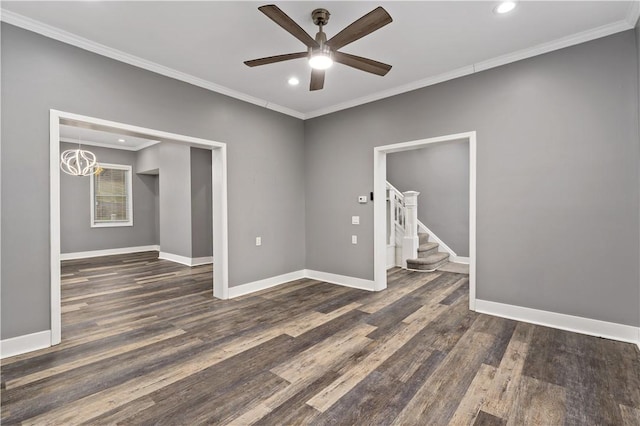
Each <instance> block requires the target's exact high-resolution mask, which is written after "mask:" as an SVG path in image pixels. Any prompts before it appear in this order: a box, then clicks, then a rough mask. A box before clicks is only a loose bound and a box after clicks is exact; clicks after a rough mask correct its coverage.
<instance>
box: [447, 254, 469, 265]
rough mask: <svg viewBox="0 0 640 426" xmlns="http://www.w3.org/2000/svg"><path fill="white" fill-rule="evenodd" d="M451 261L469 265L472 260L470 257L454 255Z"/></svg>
mask: <svg viewBox="0 0 640 426" xmlns="http://www.w3.org/2000/svg"><path fill="white" fill-rule="evenodd" d="M449 261H450V262H453V263H464V264H465V265H468V264H469V262H470V260H469V258H468V257H464V256H453V257H452V258H450V259H449Z"/></svg>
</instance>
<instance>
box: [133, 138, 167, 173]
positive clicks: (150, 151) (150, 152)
mask: <svg viewBox="0 0 640 426" xmlns="http://www.w3.org/2000/svg"><path fill="white" fill-rule="evenodd" d="M161 145H162V144H161V143H157V144H155V145H151V146H150V147H148V148H144V149H141V150H140V151H136V152H137V154H136V169H137V170H138V173H146V174H158V172H159V170H160V146H161Z"/></svg>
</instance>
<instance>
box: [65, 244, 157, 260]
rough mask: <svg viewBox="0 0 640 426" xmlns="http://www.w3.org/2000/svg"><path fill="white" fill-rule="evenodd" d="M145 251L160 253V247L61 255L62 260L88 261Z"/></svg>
mask: <svg viewBox="0 0 640 426" xmlns="http://www.w3.org/2000/svg"><path fill="white" fill-rule="evenodd" d="M143 251H160V246H158V245H151V246H138V247H122V248H115V249H104V250H90V251H77V252H74V253H60V260H73V259H86V258H89V257H100V256H112V255H115V254H129V253H140V252H143Z"/></svg>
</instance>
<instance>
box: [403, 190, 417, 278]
mask: <svg viewBox="0 0 640 426" xmlns="http://www.w3.org/2000/svg"><path fill="white" fill-rule="evenodd" d="M402 194H403V195H404V208H405V226H404V238H403V240H402V265H403V266H404V267H406V266H407V259H415V258H417V257H418V245H419V240H418V195H420V193H419V192H417V191H407V192H403V193H402Z"/></svg>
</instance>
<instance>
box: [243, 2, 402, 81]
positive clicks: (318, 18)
mask: <svg viewBox="0 0 640 426" xmlns="http://www.w3.org/2000/svg"><path fill="white" fill-rule="evenodd" d="M258 10H260V12H262V13H264V14H265V15H267V17H269V18H270V19H271V20H272V21H273V22H275V23H276V24H278V25H280V26H281V27H282V28H284V29H285V31H287V32H288V33H290V34H291V35H292V36H294V37H295V38H297V39H298V40H300V41H301V42H303V43H304V44H305V45H306V46H307V51H306V52H298V53H288V54H285V55H277V56H269V57H266V58H260V59H253V60H251V61H245V64H246V65H248V66H250V67H256V66H259V65H267V64H272V63H275V62H282V61H288V60H291V59H298V58H308V60H309V65H310V66H311V68H312V70H311V83H310V85H309V90H320V89H322V88H323V87H324V73H325V70H326V69H327V68H329V67H330V66H331V65H332V64H333V62H334V61H335V62H337V63H339V64H343V65H347V66H349V67H352V68H355V69H358V70H361V71H366V72H369V73H372V74H376V75H380V76H384V75H386V74H387V73H388V72H389V70H390V69H391V65H387V64H384V63H382V62H378V61H374V60H373V59H368V58H363V57H361V56H355V55H350V54H348V53H344V52H338V49H340V48H342V47H344V46H346V45H347V44H349V43H353V42H354V41H356V40H359V39H361V38H362V37H364V36H366V35H368V34H371V33H372V32H374V31H376V30H378V29H380V28H382V27H384V26H385V25H387V24H389V23H390V22H391V21H393V19H391V16H390V15H389V14H388V13H387V11H386V10H384V9H383V8H382V7H377V8H375V9H374V10H372V11H371V12H369V13H367V14H366V15H364V16H363V17H362V18H360V19H358V20H357V21H355V22H353V23H351V24H350V25H348V26H347V27H346V28H345V29H343V30H342V31H340V32H339V33H338V34H336V35H335V36H333V37H331V38H330V39H329V40H327V35H326V34H325V33H324V32H323V31H322V28H323V27H324V26H325V25H327V23H328V22H329V15H330V14H329V11H328V10H326V9H316V10H314V11H313V12H311V18H312V19H313V23H314V24H315V25H318V26H319V27H320V31H318V33H317V34H316V38H315V39H313V38H312V37H311V36H310V35H309V34H307V32H306V31H305V30H303V29H302V28H301V27H300V25H298V24H296V22H295V21H294V20H293V19H291V18H290V17H289V16H288V15H287V14H286V13H284V12H283V11H282V10H280V9H279V8H278V7H277V6H275V5H273V4H268V5H265V6H260V7H259V8H258Z"/></svg>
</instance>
